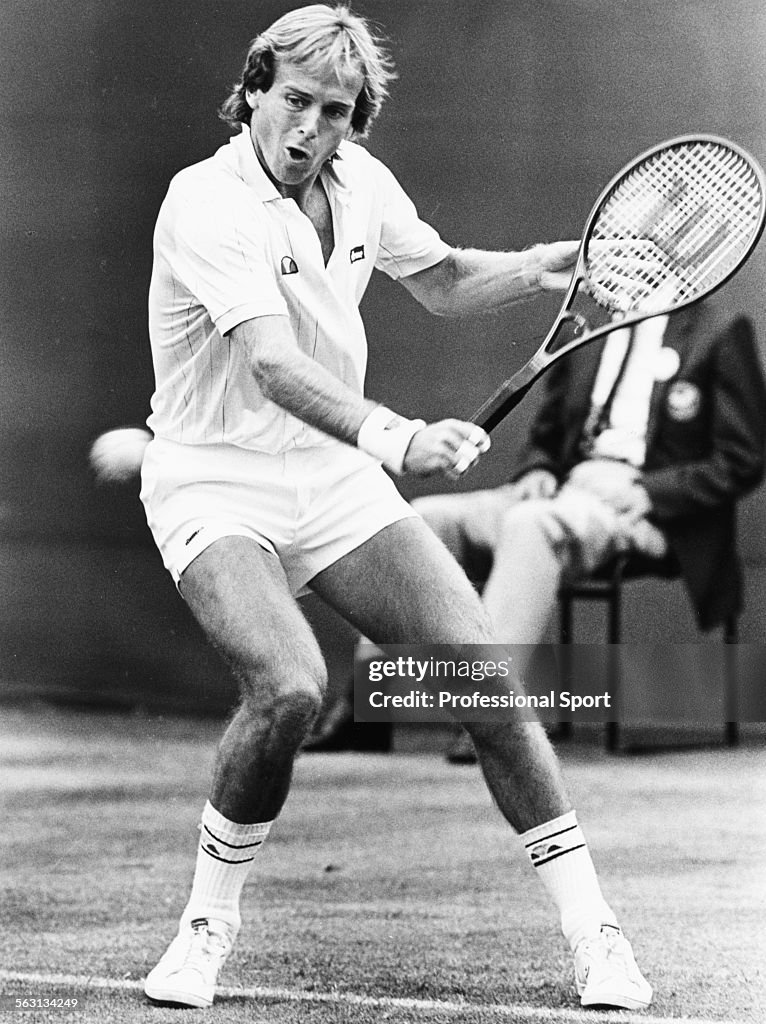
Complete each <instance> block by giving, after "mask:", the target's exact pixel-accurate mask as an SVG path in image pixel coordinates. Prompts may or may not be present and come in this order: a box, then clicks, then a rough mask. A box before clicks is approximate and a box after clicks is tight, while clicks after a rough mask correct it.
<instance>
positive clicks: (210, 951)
mask: <svg viewBox="0 0 766 1024" xmlns="http://www.w3.org/2000/svg"><path fill="white" fill-rule="evenodd" d="M216 947H217V948H216ZM225 952H226V940H225V939H224V938H223V936H222V935H219V934H218V933H217V932H211V931H208V930H207V928H197V929H195V931H194V934H193V935H192V939H191V942H190V943H189V948H188V950H187V951H186V956H185V957H184V961H183V964H182V965H181V970H182V971H186V970H192V971H198V972H199V973H200V974H203V973H204V970H205V968H206V967H208V966H209V965H210V963H211V962H212V961H213V960H215V959H216V958H217V957H220V956H223V954H224V953H225Z"/></svg>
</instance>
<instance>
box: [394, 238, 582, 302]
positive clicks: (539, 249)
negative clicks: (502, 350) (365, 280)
mask: <svg viewBox="0 0 766 1024" xmlns="http://www.w3.org/2000/svg"><path fill="white" fill-rule="evenodd" d="M577 250H578V243H577V242H552V243H550V244H548V245H536V246H533V247H532V248H531V249H525V250H524V251H522V252H486V251H484V250H481V249H451V250H450V252H449V254H448V255H447V256H446V257H445V258H444V259H443V260H441V262H439V263H437V264H436V265H435V266H433V267H428V268H427V269H426V270H420V271H418V272H417V273H415V274H411V275H410V276H409V277H403V278H401V283H402V284H403V285H404V287H405V288H406V289H407V290H408V291H409V292H410V294H411V295H412V296H413V297H414V298H415V299H417V300H418V302H420V303H421V304H422V305H423V306H425V308H426V309H428V310H429V311H430V312H432V313H435V314H437V315H438V316H466V315H469V314H475V313H483V312H486V311H488V310H493V309H500V308H501V307H503V306H507V305H509V304H510V303H513V302H518V301H520V300H522V299H529V298H532V297H533V296H535V295H538V294H539V293H540V292H545V291H564V290H566V288H567V286H568V285H569V281H570V279H571V276H572V271H573V269H574V265H575V262H576V258H577Z"/></svg>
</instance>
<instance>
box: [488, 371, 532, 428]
mask: <svg viewBox="0 0 766 1024" xmlns="http://www.w3.org/2000/svg"><path fill="white" fill-rule="evenodd" d="M539 376H540V371H539V370H537V369H533V368H532V367H530V366H524V367H522V368H521V369H520V370H519V372H518V373H516V374H514V375H513V377H511V378H510V380H507V381H505V383H504V384H502V385H501V386H500V387H499V388H498V389H497V391H496V392H495V393H494V395H492V396H491V397H490V398H488V399H487V401H486V402H485V403H484V405H482V406H481V407H480V408H478V409H477V410H476V412H475V413H474V414H473V416H471V423H478V425H479V426H480V427H483V429H484V430H486V431H487V432H489V431H490V430H492V429H493V428H494V427H496V426H497V425H498V423H500V422H501V421H502V420H504V419H505V417H506V416H507V415H508V413H509V412H511V411H512V410H513V409H515V408H516V406H517V405H518V404H519V403H520V402H521V400H522V399H523V398H525V397H526V395H527V394H528V393H529V391H530V390H531V389H532V385H533V384H534V383H535V381H536V380H537V378H538V377H539Z"/></svg>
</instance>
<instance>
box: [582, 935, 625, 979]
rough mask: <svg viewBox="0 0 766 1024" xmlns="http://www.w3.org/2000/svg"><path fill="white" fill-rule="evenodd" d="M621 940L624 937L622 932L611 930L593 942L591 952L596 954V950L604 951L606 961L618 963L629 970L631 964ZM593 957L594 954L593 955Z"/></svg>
mask: <svg viewBox="0 0 766 1024" xmlns="http://www.w3.org/2000/svg"><path fill="white" fill-rule="evenodd" d="M621 939H622V935H621V934H620V932H615V931H611V930H610V931H608V932H602V933H601V934H600V935H599V937H598V938H597V939H594V940H593V941H592V943H591V951H593V952H595V950H596V949H599V948H600V949H601V950H603V952H604V958H605V959H606V960H611V961H617V962H618V963H619V964H620V966H621V967H623V968H624V969H625V970H627V969H628V968H629V966H630V964H629V962H628V960H627V958H626V957H625V946H624V944H623V942H622V941H621ZM591 955H593V954H592V953H591Z"/></svg>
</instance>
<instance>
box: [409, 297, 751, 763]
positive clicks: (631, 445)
mask: <svg viewBox="0 0 766 1024" xmlns="http://www.w3.org/2000/svg"><path fill="white" fill-rule="evenodd" d="M765 409H766V387H765V386H764V379H763V374H762V371H761V367H760V363H759V359H758V354H757V351H756V345H755V340H754V336H753V330H752V326H751V324H750V322H749V321H748V320H747V319H746V318H744V317H740V318H738V319H736V320H734V321H733V322H729V323H727V322H725V321H722V319H721V317H720V314H717V313H716V312H715V307H714V306H713V305H712V304H711V303H709V302H708V303H704V304H701V305H697V306H694V307H692V308H690V309H688V310H683V311H680V312H678V313H676V314H674V315H673V316H672V317H671V318H668V317H656V318H654V319H653V320H648V321H645V322H644V323H642V324H639V325H638V326H637V327H635V328H634V329H633V330H632V331H628V330H615V331H614V332H612V334H610V335H609V336H608V337H607V339H606V340H605V341H598V342H594V343H593V344H592V345H590V346H586V347H585V348H583V349H580V350H579V351H578V352H576V353H574V354H573V355H572V356H571V357H568V358H566V359H563V360H561V362H559V363H558V365H557V366H556V367H554V368H553V369H552V370H551V371H550V373H549V374H548V377H547V392H546V394H545V397H544V399H543V403H542V405H541V407H540V410H539V412H538V414H537V416H536V418H535V420H534V422H533V424H532V427H531V430H530V436H529V439H528V443H527V445H526V447H525V449H524V451H523V452H522V455H521V459H520V462H519V465H518V467H517V469H516V471H515V472H514V475H513V478H512V481H511V482H510V483H508V484H506V485H503V486H501V487H498V488H496V489H494V490H483V491H475V492H470V493H464V494H450V495H434V496H430V497H425V498H420V499H418V500H416V501H415V502H414V503H413V504H414V506H415V508H416V509H417V510H418V512H419V513H420V514H421V515H422V516H423V518H424V519H425V520H426V522H427V523H428V524H429V525H430V526H431V528H432V529H433V530H434V531H435V532H436V533H437V534H438V535H439V536H440V537H441V539H442V540H443V541H444V543H445V544H446V545H447V547H448V548H449V549H450V550H451V551H452V553H453V554H454V555H455V557H456V558H457V559H458V561H459V562H460V563H461V564H462V565H463V566H464V568H465V569H466V571H467V572H468V575H469V576H471V577H472V578H474V579H477V578H479V577H481V576H482V563H483V564H484V574H483V575H484V578H486V584H485V586H484V590H483V600H484V604H485V607H486V608H487V611H488V612H489V614H490V617H491V618H492V620H493V621H494V624H495V627H496V630H497V633H498V636H499V637H500V638H501V639H502V640H503V641H504V642H506V643H514V644H525V645H533V644H536V643H539V642H540V641H541V640H542V639H543V637H544V635H545V632H546V629H547V626H548V622H549V620H550V617H551V614H552V612H553V610H554V608H555V606H556V601H557V595H558V591H559V587H560V585H561V583H562V581H564V580H566V579H575V578H577V577H579V576H582V575H587V574H590V573H592V572H594V571H595V570H596V569H598V568H599V567H600V566H603V565H604V564H605V563H607V562H608V561H609V560H610V559H611V558H613V557H614V556H615V555H616V554H617V553H619V552H631V551H634V552H639V553H642V554H646V555H648V556H650V557H662V556H664V555H666V554H669V555H671V556H672V557H674V558H675V560H676V561H677V563H678V566H679V568H680V571H681V575H682V576H683V578H684V580H685V583H686V586H687V589H688V592H689V596H690V598H691V601H692V604H693V606H694V609H695V612H696V616H697V621H698V623H699V626H700V628H701V629H702V630H709V629H712V628H713V627H714V626H716V625H719V624H720V623H721V622H722V621H723V620H724V619H725V618H726V617H727V616H728V615H730V614H731V613H733V612H736V611H737V610H738V609H739V607H740V604H741V600H742V593H741V589H742V588H741V578H740V568H739V565H738V562H737V558H736V554H735V505H736V502H737V500H738V499H739V498H741V497H742V496H743V495H744V494H745V493H747V492H748V491H749V490H751V489H752V488H754V487H755V486H756V485H757V484H758V483H759V481H760V480H761V478H762V474H763V467H764V437H765V430H766V418H765V417H766V413H765V411H764V410H765ZM487 570H489V575H488V576H487V575H486V572H487ZM467 743H468V741H467V738H466V741H465V742H460V743H459V744H458V746H457V747H456V748H455V750H454V751H453V755H452V757H451V759H453V760H456V761H465V760H470V759H471V754H472V751H470V752H469V750H466V749H465V748H466V745H467Z"/></svg>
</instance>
